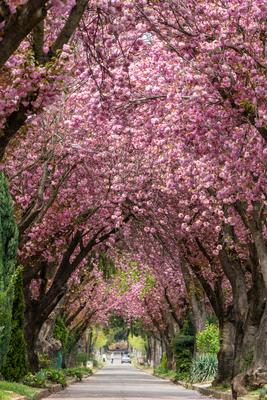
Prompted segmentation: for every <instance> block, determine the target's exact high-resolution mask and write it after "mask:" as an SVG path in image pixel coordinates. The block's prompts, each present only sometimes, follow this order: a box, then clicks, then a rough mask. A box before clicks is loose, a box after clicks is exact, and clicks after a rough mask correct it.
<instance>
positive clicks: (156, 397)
mask: <svg viewBox="0 0 267 400" xmlns="http://www.w3.org/2000/svg"><path fill="white" fill-rule="evenodd" d="M52 399H54V400H59V399H62V400H65V399H66V400H72V399H73V400H85V399H86V400H90V399H98V400H104V399H108V400H141V399H144V400H174V399H176V400H177V399H181V400H182V399H185V400H201V399H204V397H203V396H201V395H200V394H198V393H197V392H194V391H192V390H187V389H184V388H183V387H181V386H177V385H174V384H172V383H169V382H168V381H166V380H163V379H159V378H156V377H153V376H151V375H149V374H147V373H144V372H142V371H140V370H137V369H135V368H134V367H132V366H131V365H129V364H123V365H121V364H120V362H119V361H118V360H116V359H115V361H114V363H113V364H112V365H111V363H110V362H109V361H108V362H107V365H106V366H105V367H104V368H103V369H101V370H100V371H98V372H97V373H96V374H95V375H93V376H92V377H90V378H88V379H86V380H84V381H83V382H81V383H75V384H74V385H71V386H69V387H68V388H67V389H66V390H64V391H63V392H60V393H58V394H54V395H51V396H50V397H49V400H52Z"/></svg>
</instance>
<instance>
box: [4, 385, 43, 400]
mask: <svg viewBox="0 0 267 400" xmlns="http://www.w3.org/2000/svg"><path fill="white" fill-rule="evenodd" d="M7 392H14V393H17V394H20V395H22V396H26V397H28V398H29V399H33V397H34V395H35V394H36V393H38V392H39V390H38V389H35V388H32V387H29V386H26V385H23V384H22V383H16V382H7V381H0V400H8V399H9V398H11V396H10V393H7ZM1 395H2V396H3V397H1ZM5 396H7V397H5Z"/></svg>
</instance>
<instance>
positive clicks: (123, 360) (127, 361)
mask: <svg viewBox="0 0 267 400" xmlns="http://www.w3.org/2000/svg"><path fill="white" fill-rule="evenodd" d="M121 363H122V364H131V363H132V360H131V359H130V357H129V356H128V355H127V354H124V355H123V356H122V357H121Z"/></svg>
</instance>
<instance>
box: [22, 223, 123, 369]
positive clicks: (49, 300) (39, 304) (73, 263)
mask: <svg viewBox="0 0 267 400" xmlns="http://www.w3.org/2000/svg"><path fill="white" fill-rule="evenodd" d="M129 218H130V217H129V216H128V217H126V218H125V222H127V221H128V220H129ZM103 230H104V229H103V228H102V229H100V230H99V231H98V232H97V233H96V234H95V235H94V236H93V237H92V238H91V239H90V240H88V242H87V244H84V243H83V238H82V233H81V232H80V231H77V232H76V234H75V235H74V236H73V238H72V240H71V242H70V244H69V247H68V249H67V250H66V251H65V253H64V255H63V257H62V261H61V264H60V265H59V267H58V269H57V271H56V273H55V276H54V277H53V283H52V285H51V286H50V288H49V289H48V290H46V284H47V281H46V282H45V283H43V282H42V284H41V289H40V291H39V298H38V299H37V300H36V299H32V298H31V290H30V283H31V281H27V280H26V277H28V276H30V277H31V278H33V277H32V276H31V275H30V274H27V269H26V268H25V276H24V284H25V287H24V292H25V298H26V311H25V319H26V327H25V336H26V341H27V345H28V351H29V363H30V369H31V370H32V371H34V372H35V371H36V370H37V369H38V358H37V356H36V353H35V350H36V342H37V338H38V334H39V332H40V329H41V328H42V325H43V323H44V322H45V321H46V320H47V318H48V317H49V315H50V314H51V312H52V311H53V310H54V309H55V307H56V306H57V304H58V303H59V301H60V300H61V299H62V298H63V296H64V295H65V293H66V291H67V283H68V280H69V278H70V277H71V275H72V273H73V272H74V271H75V270H76V268H77V267H78V266H79V265H80V263H81V261H83V260H84V259H85V258H86V257H88V256H89V254H90V252H91V251H92V249H93V248H94V246H95V245H97V244H98V243H102V242H104V241H105V240H106V239H108V238H109V236H110V235H112V234H114V233H116V232H117V231H118V228H114V229H111V230H110V231H109V232H107V233H103V234H102V231H103ZM77 249H79V251H78V253H77V254H76V256H75V257H74V259H73V260H72V255H73V253H75V251H76V250H77ZM92 267H93V266H92ZM48 269H49V266H48V264H46V263H45V262H42V267H41V268H37V269H36V270H37V271H38V273H39V274H40V275H39V277H40V276H42V275H45V273H44V270H46V271H48ZM36 277H38V276H35V278H36ZM44 281H45V279H44ZM42 286H43V287H42Z"/></svg>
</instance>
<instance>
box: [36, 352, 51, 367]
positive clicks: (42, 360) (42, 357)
mask: <svg viewBox="0 0 267 400" xmlns="http://www.w3.org/2000/svg"><path fill="white" fill-rule="evenodd" d="M38 359H39V366H40V368H41V369H49V368H52V365H53V362H52V360H51V359H50V358H49V357H48V355H47V354H45V353H39V354H38Z"/></svg>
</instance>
